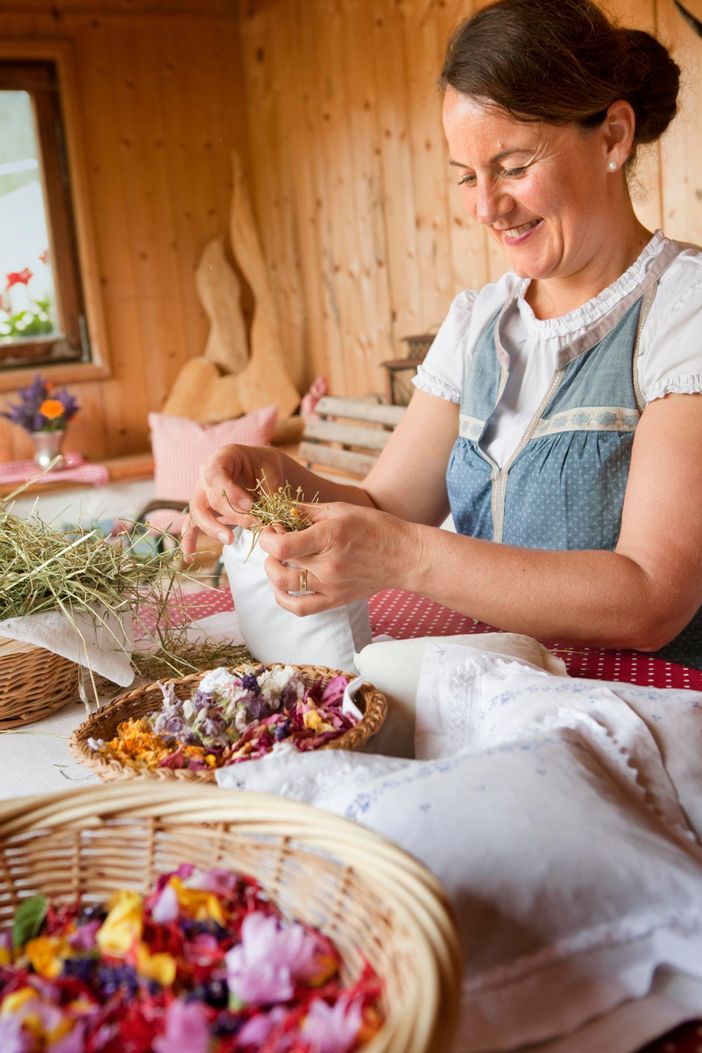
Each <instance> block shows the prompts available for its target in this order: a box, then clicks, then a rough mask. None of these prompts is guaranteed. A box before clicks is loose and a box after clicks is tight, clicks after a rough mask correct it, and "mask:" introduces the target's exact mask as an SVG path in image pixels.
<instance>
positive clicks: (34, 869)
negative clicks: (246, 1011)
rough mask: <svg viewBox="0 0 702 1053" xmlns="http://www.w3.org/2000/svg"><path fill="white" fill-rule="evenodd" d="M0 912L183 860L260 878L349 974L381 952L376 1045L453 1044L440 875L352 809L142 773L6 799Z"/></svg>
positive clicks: (97, 889) (456, 965) (0, 818)
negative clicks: (326, 941)
mask: <svg viewBox="0 0 702 1053" xmlns="http://www.w3.org/2000/svg"><path fill="white" fill-rule="evenodd" d="M0 851H2V855H3V860H4V865H3V868H2V873H0V925H2V926H3V927H4V926H6V925H7V924H8V923H9V922H10V920H11V918H12V916H13V913H14V911H15V910H16V908H17V906H18V904H19V903H20V902H21V901H22V900H23V899H24V898H26V897H28V896H33V895H46V896H51V897H54V898H57V899H58V900H61V901H64V902H65V901H73V900H74V899H75V898H76V897H80V898H81V899H82V900H83V901H84V902H87V903H96V902H99V901H104V900H105V899H106V898H108V897H109V895H110V893H111V892H113V891H114V890H115V889H117V888H122V887H129V888H133V889H136V890H138V891H146V890H147V889H148V888H149V886H151V885H152V884H153V882H154V880H155V878H156V876H157V875H158V874H159V873H162V872H164V871H169V870H173V869H175V868H176V867H177V866H179V864H181V863H185V862H195V863H197V865H198V866H202V867H211V866H218V867H222V866H223V867H228V868H230V869H232V870H237V871H240V872H243V873H246V874H250V875H252V876H253V877H255V878H257V879H258V880H259V881H260V882H261V884H262V885H263V887H264V888H265V890H266V892H268V894H269V895H271V896H272V897H273V898H274V899H275V901H276V902H277V904H278V905H279V906H280V908H281V909H282V911H283V913H284V914H285V915H286V916H288V917H289V918H295V919H299V920H301V921H303V922H306V923H308V924H310V925H315V926H317V927H319V928H321V929H322V930H323V931H324V932H325V933H326V934H327V935H328V936H330V937H331V938H332V939H333V940H334V942H335V943H336V945H337V947H338V948H339V951H340V952H341V955H342V959H343V963H344V972H343V974H342V975H343V979H344V980H345V981H347V982H348V981H353V980H354V979H355V978H356V977H357V976H358V974H359V972H360V970H361V969H362V967H363V962H364V960H367V961H368V962H370V964H371V965H372V966H373V968H374V969H375V970H376V972H377V973H378V975H379V976H380V978H381V979H382V981H383V993H382V1003H383V1009H384V1013H385V1023H384V1025H383V1027H382V1028H381V1030H380V1032H379V1033H378V1034H377V1035H376V1036H375V1037H374V1038H373V1039H372V1040H371V1041H370V1042H369V1043H368V1044H367V1045H365V1046H364V1047H363V1053H447V1050H449V1049H450V1048H451V1040H452V1036H453V1034H454V1031H455V1024H456V1017H457V1007H458V998H459V991H460V980H461V956H460V951H459V945H458V939H457V936H456V930H455V927H454V924H453V921H452V919H451V915H450V911H449V908H448V907H447V905H446V901H445V897H444V893H443V891H442V889H441V886H440V885H439V883H438V881H437V880H436V878H434V877H433V875H432V874H430V873H429V871H427V870H426V869H425V868H424V867H423V866H422V865H421V864H419V863H418V862H416V860H414V859H413V858H412V857H411V856H409V855H407V854H406V853H405V852H403V851H402V850H401V849H400V848H398V847H397V846H396V845H393V844H392V843H391V842H389V841H386V840H385V838H383V837H381V836H380V835H378V834H375V833H373V832H372V831H370V830H367V829H365V828H364V827H361V826H357V825H356V824H355V823H351V822H349V821H348V820H346V819H340V818H338V817H337V816H334V815H331V814H328V813H326V812H323V811H319V810H317V809H314V808H310V807H309V805H304V804H298V803H297V802H294V801H288V800H285V799H283V798H280V797H274V796H272V795H270V794H258V793H232V792H224V791H222V790H219V789H217V788H216V787H214V786H185V785H182V784H176V783H170V784H166V783H160V784H154V783H153V782H151V781H148V782H147V781H146V780H144V779H135V780H132V781H131V782H130V783H125V784H122V785H119V786H109V787H102V786H94V787H85V788H82V789H78V790H69V791H66V792H64V793H61V794H50V795H46V796H41V797H26V798H20V799H16V800H12V801H6V802H4V803H3V804H1V805H0Z"/></svg>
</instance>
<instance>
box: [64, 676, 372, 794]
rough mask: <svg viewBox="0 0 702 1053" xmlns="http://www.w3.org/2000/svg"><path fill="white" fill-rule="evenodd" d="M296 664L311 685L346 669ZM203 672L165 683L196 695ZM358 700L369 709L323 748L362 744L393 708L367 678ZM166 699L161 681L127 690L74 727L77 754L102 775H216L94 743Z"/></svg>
mask: <svg viewBox="0 0 702 1053" xmlns="http://www.w3.org/2000/svg"><path fill="white" fill-rule="evenodd" d="M231 668H232V670H233V671H236V670H239V669H241V668H242V666H241V665H237V666H232V667H231ZM261 668H271V667H270V666H266V667H261ZM293 668H294V669H296V670H297V671H298V672H299V673H300V675H301V676H302V677H303V679H304V680H305V683H306V684H308V685H310V684H313V683H315V681H317V680H319V679H320V678H321V679H322V680H323V681H325V682H326V681H327V680H330V679H331V678H332V677H334V676H339V675H340V671H339V670H338V669H328V668H327V667H326V666H321V665H298V666H293ZM203 676H205V673H204V672H202V673H191V674H190V676H184V677H181V678H180V679H173V680H164V681H162V683H163V684H173V687H174V689H175V693H176V695H177V697H178V698H181V699H187V698H190V697H191V695H192V693H193V691H194V689H195V688H196V687H197V684H198V683H199V681H200V680H201V679H202V677H203ZM355 701H356V703H357V705H358V707H359V709H361V710H362V712H363V719H362V720H361V721H359V723H358V724H356V726H355V727H353V728H350V729H349V731H346V732H344V734H343V735H340V736H339V738H338V739H332V741H331V742H327V743H325V744H324V745H323V746H321V747H320V749H337V750H355V749H359V748H360V747H361V746H362V745H363V744H364V743H365V742H367V741H368V739H369V738H370V737H371V736H372V735H375V734H376V732H377V731H379V730H380V728H381V727H382V726H383V722H384V720H385V715H386V713H387V700H386V698H385V695H383V694H381V692H380V691H377V690H376V689H375V688H374V687H372V686H371V685H370V684H363V685H362V687H361V688H360V690H359V692H358V694H357V695H356V698H355ZM162 702H163V692H162V691H161V687H160V684H158V683H155V684H148V685H146V686H144V687H138V688H136V689H135V690H134V691H130V692H129V694H127V695H123V696H122V697H121V698H120V699H118V700H117V701H116V702H113V703H112V704H111V705H109V706H106V707H105V708H104V709H102V710H100V712H98V713H94V714H93V715H92V716H91V717H88V719H87V720H85V721H84V722H83V723H82V724H81V725H80V727H79V728H77V729H76V731H74V732H73V734H72V735H71V737H70V739H69V744H70V747H71V750H72V752H73V754H74V756H75V757H77V759H78V760H79V761H81V763H83V764H86V765H87V766H88V767H89V768H91V769H92V770H93V771H94V772H97V774H98V775H99V776H100V778H101V779H103V780H105V781H111V780H115V779H132V778H134V777H135V776H139V775H143V776H148V777H150V778H154V779H186V780H189V781H195V782H214V781H215V776H214V772H213V771H211V770H207V771H190V770H188V769H187V768H175V769H172V768H156V769H149V768H147V767H146V765H144V766H143V768H141V769H139V770H137V769H135V768H133V767H127V766H126V765H124V764H122V763H121V762H120V761H119V760H117V759H116V758H114V759H113V758H106V757H103V756H101V755H100V754H99V753H96V752H95V751H94V750H93V749H91V747H90V746H89V745H88V740H89V739H105V740H109V739H111V738H113V737H114V735H115V734H116V732H117V726H118V725H119V724H120V723H121V722H122V721H123V720H128V719H129V718H130V717H143V716H146V714H147V713H152V712H153V711H154V710H157V709H160V707H161V705H162Z"/></svg>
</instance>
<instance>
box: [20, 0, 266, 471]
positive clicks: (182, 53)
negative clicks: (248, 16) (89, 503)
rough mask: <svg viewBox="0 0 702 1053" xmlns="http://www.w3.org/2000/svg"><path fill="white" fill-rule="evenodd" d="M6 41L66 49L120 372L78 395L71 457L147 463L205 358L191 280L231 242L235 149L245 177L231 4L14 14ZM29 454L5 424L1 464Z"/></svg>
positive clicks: (28, 5) (73, 5)
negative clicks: (185, 384) (226, 237)
mask: <svg viewBox="0 0 702 1053" xmlns="http://www.w3.org/2000/svg"><path fill="white" fill-rule="evenodd" d="M0 34H2V35H3V36H6V37H9V38H19V39H31V38H32V37H35V38H36V37H42V38H43V37H60V38H63V39H66V38H68V39H69V40H71V41H72V44H73V50H74V55H75V65H76V73H77V78H78V85H79V91H80V98H79V107H80V110H81V114H82V120H83V128H82V132H83V136H82V138H83V143H84V148H85V152H86V155H87V156H86V159H85V160H86V164H85V168H86V171H87V177H88V188H89V194H90V202H89V206H90V209H91V212H92V218H93V223H94V227H95V232H96V241H97V254H98V262H99V267H100V276H101V284H102V295H103V301H104V312H105V317H106V327H107V338H108V343H109V354H110V359H111V365H112V371H113V372H112V376H111V377H110V378H109V379H107V380H102V381H90V382H86V383H71V384H70V385H69V387H70V389H71V390H72V391H73V392H74V393H75V394H76V395H77V396H78V399H79V401H80V403H81V412H80V413H79V414H78V415H77V416H76V417H75V419H74V420H73V421H72V422H71V426H70V430H69V443H68V445H69V447H70V448H73V449H80V450H82V451H83V452H84V453H86V454H90V455H91V456H92V457H95V458H98V459H99V458H102V457H105V456H108V457H109V456H118V455H121V454H128V453H131V452H135V451H140V450H144V449H147V448H148V428H147V421H146V415H147V413H148V411H149V410H152V409H159V408H160V406H161V405H162V403H163V400H164V398H165V396H166V394H167V393H168V391H169V390H170V387H171V385H172V382H173V380H174V378H175V376H176V374H177V372H178V370H179V368H180V366H181V364H182V363H183V362H184V361H185V360H186V359H187V358H189V357H190V356H191V355H193V354H197V353H200V352H201V351H202V350H203V348H204V344H205V339H206V335H207V319H206V316H205V314H204V312H203V311H202V309H201V306H200V304H199V301H198V299H197V295H196V291H195V283H194V276H193V274H194V269H195V266H196V264H197V261H198V259H199V256H200V253H201V251H202V249H203V247H204V245H205V244H206V242H207V241H208V240H209V239H210V238H212V237H214V236H216V235H218V234H223V233H225V232H226V230H227V225H228V212H229V204H230V196H231V164H230V151H231V149H232V148H236V149H238V150H240V151H242V153H243V155H244V158H245V162H246V163H248V160H247V158H246V148H247V147H246V134H245V127H246V120H245V116H244V107H243V95H242V86H241V80H240V63H239V61H238V30H237V17H236V12H235V8H234V4H233V3H232V0H149V2H148V3H145V2H137V0H104V2H103V0H55V2H52V3H48V2H46V0H22V3H21V4H20V3H13V2H11V0H9V2H4V3H3V4H2V5H0ZM10 397H11V393H10V392H8V393H5V392H3V393H2V395H0V403H4V402H5V401H6V400H7V399H9V398H10ZM29 452H30V445H29V441H28V439H26V437H25V436H24V433H23V432H21V431H20V429H18V428H15V427H13V426H11V425H9V424H7V423H6V422H5V421H1V422H0V460H5V459H8V458H14V457H24V456H29Z"/></svg>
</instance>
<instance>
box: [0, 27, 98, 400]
mask: <svg viewBox="0 0 702 1053" xmlns="http://www.w3.org/2000/svg"><path fill="white" fill-rule="evenodd" d="M3 60H8V61H13V62H17V63H21V62H23V61H24V62H32V61H45V62H46V61H50V62H53V63H54V66H55V69H56V77H57V81H58V86H59V98H60V108H61V116H62V125H63V134H64V144H63V145H64V148H65V153H66V157H65V162H66V164H67V166H68V173H69V186H68V188H67V189H66V193H67V194H68V195H69V197H70V202H69V203H70V211H71V213H72V219H73V229H74V233H75V253H76V254H77V259H76V260H75V268H74V269H75V270H76V272H77V278H78V281H79V283H80V286H79V288H76V285H75V283H74V282H73V281H70V280H69V282H68V283H66V284H65V285H64V286H62V287H61V288H60V289H59V287H58V283H56V288H55V291H56V295H57V298H60V303H61V306H62V310H63V311H64V312H66V313H68V314H70V312H71V310H73V311H74V312H75V311H76V308H77V302H78V301H77V297H78V296H79V294H80V292H81V291H82V301H83V303H82V307H83V318H84V324H85V327H86V329H87V334H86V335H87V338H88V341H89V344H90V361H89V362H79V361H66V362H56V363H52V362H48V363H42V364H41V365H39V364H38V363H37V364H34V363H32V362H31V361H28V362H27V363H26V364H24V363H21V364H20V363H18V364H17V365H15V366H13V367H11V368H8V369H3V370H1V371H0V391H10V390H14V389H16V388H18V387H21V386H23V385H25V384H27V383H30V382H31V380H32V377H33V376H34V374H35V373H36V372H37V370H38V369H40V370H41V372H42V374H44V375H45V376H46V377H47V378H48V379H50V380H51V381H52V382H54V383H58V384H63V383H71V382H74V381H82V380H99V379H103V378H106V377H109V376H110V375H111V370H110V363H109V354H108V346H107V337H106V327H105V319H104V313H103V304H102V296H101V290H100V281H99V269H98V266H97V252H96V240H95V232H94V228H93V222H92V215H91V207H90V206H91V202H90V197H89V195H88V181H87V178H86V174H85V173H86V161H85V153H84V149H83V142H82V135H81V119H80V111H79V107H78V99H79V95H78V90H77V82H76V74H75V61H74V55H73V47H72V44H71V42H70V41H68V40H61V39H31V40H27V39H19V38H16V39H10V40H8V39H4V40H0V62H2V61H3ZM39 141H40V147H41V149H42V155H43V157H44V155H45V149H44V144H43V143H42V141H41V133H40V134H39ZM51 154H53V156H54V158H55V157H56V152H55V151H50V153H49V154H48V155H46V157H47V158H49V163H51V162H50V157H51ZM47 182H49V183H50V184H53V186H54V189H55V188H56V187H57V186H59V185H60V175H59V176H58V177H57V176H56V173H52V179H51V180H47ZM45 193H46V194H47V202H48V206H49V208H50V207H51V194H50V192H49V190H48V188H47V187H46V186H45ZM60 211H61V212H62V213H63V216H65V215H66V214H67V212H66V210H65V209H64V210H60ZM56 215H57V213H56V212H53V213H52V218H51V219H50V225H51V226H52V228H55V225H56ZM59 224H60V219H59ZM65 235H66V231H65V229H64V230H63V231H62V232H61V235H60V237H59V239H58V240H59V243H60V244H62V245H63V251H64V253H65V252H71V251H72V249H71V240H72V239H69V238H67V237H66V236H65ZM59 251H61V250H60V249H59ZM59 262H60V261H59V260H54V263H55V264H58V263H59ZM37 343H39V341H37Z"/></svg>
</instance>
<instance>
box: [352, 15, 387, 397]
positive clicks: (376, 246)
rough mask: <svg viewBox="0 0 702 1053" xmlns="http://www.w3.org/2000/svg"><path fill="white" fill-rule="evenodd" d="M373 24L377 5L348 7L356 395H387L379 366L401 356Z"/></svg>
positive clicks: (353, 389) (354, 389) (353, 388)
mask: <svg viewBox="0 0 702 1053" xmlns="http://www.w3.org/2000/svg"><path fill="white" fill-rule="evenodd" d="M373 20H374V12H373V5H370V4H366V3H364V2H363V0H354V2H352V3H349V4H347V6H346V10H345V20H344V25H345V46H344V56H343V57H344V74H345V79H346V85H347V92H348V98H349V110H348V113H347V116H346V123H347V134H348V135H349V138H350V141H351V158H350V163H351V167H350V171H349V178H350V179H351V181H352V187H353V216H354V222H355V224H356V236H357V250H358V254H359V255H358V264H357V267H356V268H355V273H354V277H355V280H356V281H357V283H358V287H359V291H360V294H361V303H362V312H363V313H362V315H361V317H360V318H359V320H358V323H357V327H358V333H357V347H358V354H359V355H361V356H362V357H363V364H364V368H363V375H362V377H359V378H358V379H357V381H356V383H355V386H354V387H349V388H348V389H347V390H348V391H354V392H355V393H366V392H382V391H384V382H385V377H384V375H383V373H382V370H381V367H380V363H381V362H384V361H385V360H387V359H390V358H394V357H396V356H397V350H396V347H395V345H394V342H393V338H392V317H391V306H390V288H389V267H388V255H387V242H386V231H385V223H384V194H383V165H382V149H381V144H380V138H381V129H380V121H379V98H378V90H377V83H376V81H375V78H374V63H373V54H372V51H371V50H370V49H369V48H368V47H367V46H359V42H361V41H364V42H367V41H369V40H370V39H371V37H372V33H373ZM354 361H356V360H355V359H354Z"/></svg>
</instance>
